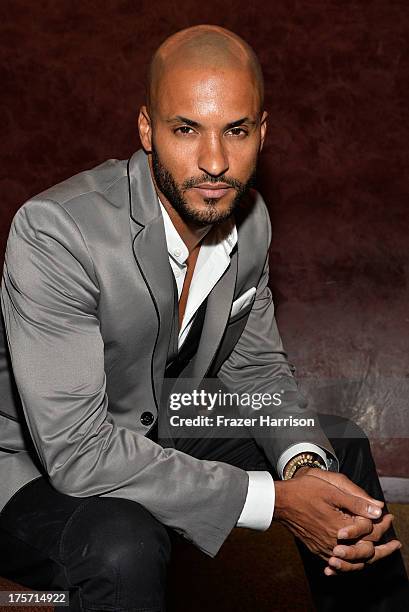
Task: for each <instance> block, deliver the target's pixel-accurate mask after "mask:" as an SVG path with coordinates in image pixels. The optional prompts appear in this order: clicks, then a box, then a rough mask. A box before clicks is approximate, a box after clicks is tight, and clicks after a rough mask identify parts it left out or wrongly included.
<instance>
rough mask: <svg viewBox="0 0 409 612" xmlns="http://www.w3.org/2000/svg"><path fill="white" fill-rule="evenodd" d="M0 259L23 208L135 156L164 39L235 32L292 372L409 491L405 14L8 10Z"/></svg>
mask: <svg viewBox="0 0 409 612" xmlns="http://www.w3.org/2000/svg"><path fill="white" fill-rule="evenodd" d="M0 16H1V20H0V29H1V41H2V42H1V50H0V70H1V76H0V83H1V91H2V96H1V115H0V116H1V133H2V137H1V141H2V161H1V203H0V207H1V209H0V210H1V247H2V249H1V252H3V251H4V246H5V241H6V236H7V232H8V229H9V225H10V222H11V219H12V217H13V214H14V212H15V211H16V209H17V208H18V207H19V206H20V205H21V204H22V203H23V202H24V201H25V200H26V199H27V198H28V197H29V196H30V195H33V194H35V193H38V192H39V191H41V190H43V189H45V188H46V187H48V186H50V185H52V184H54V183H56V182H58V181H60V180H63V179H64V178H66V177H68V176H70V175H72V174H74V173H76V172H79V171H80V170H82V169H85V168H89V167H92V166H93V165H96V164H98V163H100V162H102V161H104V160H105V159H107V158H122V159H123V158H127V157H128V156H129V155H130V154H131V153H132V152H133V151H134V150H136V149H137V148H139V146H140V145H139V140H138V134H137V124H136V119H137V112H138V108H139V106H140V105H141V104H142V102H143V99H144V73H145V67H146V64H147V61H148V59H149V57H150V55H151V54H152V52H153V51H154V49H155V48H156V47H157V46H158V45H159V44H160V43H161V41H162V40H163V39H164V38H166V37H167V36H168V35H169V34H171V33H173V32H175V31H177V30H179V29H181V28H184V27H187V26H190V25H194V24H197V23H213V24H219V25H222V26H225V27H227V28H230V29H232V30H234V31H235V32H237V33H238V34H240V35H242V36H243V37H244V38H245V39H246V40H247V41H248V42H249V43H250V44H251V45H252V46H253V47H254V49H255V50H256V52H257V53H258V55H259V57H260V60H261V63H262V65H263V69H264V74H265V79H266V108H267V110H268V111H269V114H270V124H269V133H268V141H267V146H266V147H265V150H264V152H263V154H262V158H261V162H260V169H259V178H258V186H259V189H260V190H261V192H262V193H263V195H264V197H265V199H266V201H267V203H268V206H269V210H270V213H271V219H272V222H273V231H274V238H273V244H272V248H271V287H272V290H273V294H274V297H275V302H276V307H277V318H278V321H279V326H280V329H281V333H282V336H283V340H284V343H285V346H286V348H287V351H288V353H289V357H290V360H291V361H292V362H293V363H294V364H295V365H296V366H297V373H298V376H299V378H300V381H301V384H302V385H303V386H304V388H305V390H306V393H308V394H309V395H310V398H311V399H310V401H311V402H313V404H314V405H316V406H317V408H318V409H320V410H324V411H327V412H336V413H338V414H345V415H349V416H351V417H353V418H354V419H355V420H356V421H357V422H358V423H359V424H360V425H361V426H362V427H363V428H364V429H365V431H366V432H367V434H368V435H369V436H370V438H371V440H372V445H373V449H374V452H375V457H376V461H377V465H378V467H379V471H380V473H381V474H383V475H394V476H404V475H408V472H409V470H408V467H409V457H408V452H407V451H408V429H409V417H408V414H409V412H408V401H409V400H408V399H407V398H408V397H409V394H408V393H407V389H408V388H409V309H408V282H407V281H408V265H409V246H408V229H409V212H408V167H407V166H408V163H407V162H408V152H409V144H408V143H409V138H408V125H409V124H408V102H407V101H408V98H409V78H408V77H409V75H408V65H409V43H408V40H409V30H408V25H409V8H408V4H407V1H406V0H400V1H399V0H393V1H390V0H383V1H382V0H362V1H352V0H342V1H341V0H339V1H337V0H315V1H314V2H310V1H309V0H299V1H296V0H275V1H274V2H271V3H268V2H265V1H263V2H261V1H258V0H254V1H249V2H244V1H240V0H236V1H234V0H225V1H224V2H223V3H221V2H216V1H215V0H208V1H207V2H205V3H199V2H196V1H194V0H192V1H186V0H179V1H177V2H176V1H173V0H166V1H164V0H157V1H156V2H151V1H149V2H148V1H146V0H143V1H141V2H138V1H137V0H133V1H131V0H107V1H105V2H100V1H99V0H81V1H80V0H73V1H71V0H70V1H69V0H41V1H40V0H39V1H38V2H32V1H31V0H3V2H2V3H1V5H0Z"/></svg>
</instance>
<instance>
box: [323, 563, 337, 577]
mask: <svg viewBox="0 0 409 612" xmlns="http://www.w3.org/2000/svg"><path fill="white" fill-rule="evenodd" d="M324 574H325V575H326V576H336V575H337V572H336V571H335V570H333V569H331V568H330V567H329V566H328V565H327V567H326V568H325V569H324Z"/></svg>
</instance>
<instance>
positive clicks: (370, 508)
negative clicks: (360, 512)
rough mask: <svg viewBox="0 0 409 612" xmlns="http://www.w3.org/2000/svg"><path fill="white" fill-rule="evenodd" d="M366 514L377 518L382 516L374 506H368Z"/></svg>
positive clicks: (379, 510) (380, 511)
mask: <svg viewBox="0 0 409 612" xmlns="http://www.w3.org/2000/svg"><path fill="white" fill-rule="evenodd" d="M368 513H369V514H372V516H376V517H379V516H381V514H382V510H381V509H380V508H377V507H376V506H368Z"/></svg>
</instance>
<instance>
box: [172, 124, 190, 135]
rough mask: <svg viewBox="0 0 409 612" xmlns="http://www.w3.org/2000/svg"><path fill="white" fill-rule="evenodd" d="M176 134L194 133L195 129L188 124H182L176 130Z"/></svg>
mask: <svg viewBox="0 0 409 612" xmlns="http://www.w3.org/2000/svg"><path fill="white" fill-rule="evenodd" d="M174 132H175V134H177V133H179V134H193V130H192V128H191V127H189V126H188V125H181V126H180V127H178V128H176V129H175V130H174Z"/></svg>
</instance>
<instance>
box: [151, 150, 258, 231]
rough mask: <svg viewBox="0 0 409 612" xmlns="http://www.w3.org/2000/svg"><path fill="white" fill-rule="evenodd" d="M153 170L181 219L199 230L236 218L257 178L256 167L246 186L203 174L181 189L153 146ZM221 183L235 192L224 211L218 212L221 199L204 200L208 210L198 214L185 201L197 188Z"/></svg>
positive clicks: (232, 179) (226, 178) (222, 177)
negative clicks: (205, 184) (234, 216)
mask: <svg viewBox="0 0 409 612" xmlns="http://www.w3.org/2000/svg"><path fill="white" fill-rule="evenodd" d="M152 170H153V175H154V177H155V181H156V184H157V186H158V188H159V189H160V191H161V192H162V193H163V195H164V196H165V197H166V198H167V200H168V201H169V203H170V204H171V205H172V206H173V208H174V209H175V210H176V211H177V212H178V214H179V215H180V217H181V218H182V219H183V220H184V221H185V222H186V223H189V224H193V225H196V226H197V227H204V226H206V225H217V224H219V223H222V222H223V221H225V220H226V219H228V218H229V217H230V216H231V215H232V214H233V211H234V209H235V208H236V207H237V206H238V205H239V203H240V202H241V201H242V200H243V198H244V196H245V195H246V194H247V193H248V191H249V189H250V188H251V187H253V186H254V183H255V178H256V166H255V165H254V167H253V169H252V172H251V175H250V177H249V179H248V180H247V181H246V182H245V183H242V182H241V181H238V180H237V179H234V178H229V177H227V176H224V175H221V176H217V177H214V176H212V175H209V174H206V173H203V174H202V176H200V177H197V178H195V177H191V178H189V179H187V180H185V181H183V183H182V184H181V185H178V183H177V182H176V181H175V179H174V177H173V175H172V174H171V173H170V172H169V170H168V169H167V168H166V167H165V166H164V165H163V164H162V162H161V161H160V159H159V156H158V153H157V151H156V149H155V147H154V146H153V145H152ZM220 182H222V183H226V184H227V185H229V186H230V187H233V189H234V190H235V191H236V195H235V197H234V198H233V200H232V202H231V204H230V206H229V207H228V208H227V209H225V210H219V209H218V208H217V202H218V199H216V198H203V202H205V204H206V209H205V210H196V209H195V208H194V206H191V205H190V204H189V203H188V201H187V200H186V198H185V191H186V190H188V189H191V188H192V187H195V186H196V185H200V183H220Z"/></svg>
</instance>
